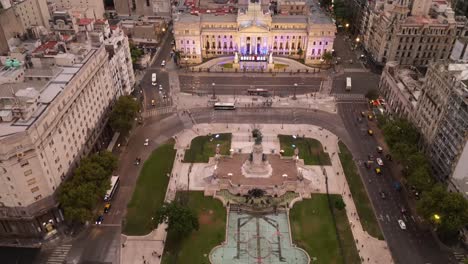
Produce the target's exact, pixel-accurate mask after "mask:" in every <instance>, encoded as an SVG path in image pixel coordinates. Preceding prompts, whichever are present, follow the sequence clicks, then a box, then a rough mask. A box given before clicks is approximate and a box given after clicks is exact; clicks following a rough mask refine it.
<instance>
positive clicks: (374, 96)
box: [366, 89, 379, 100]
mask: <svg viewBox="0 0 468 264" xmlns="http://www.w3.org/2000/svg"><path fill="white" fill-rule="evenodd" d="M366 98H367V99H369V100H375V99H377V98H379V92H378V91H377V89H370V90H369V91H367V93H366Z"/></svg>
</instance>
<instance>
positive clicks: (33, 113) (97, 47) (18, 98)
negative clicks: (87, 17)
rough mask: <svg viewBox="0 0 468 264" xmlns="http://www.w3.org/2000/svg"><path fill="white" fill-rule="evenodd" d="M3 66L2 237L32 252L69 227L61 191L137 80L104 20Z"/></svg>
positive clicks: (12, 56)
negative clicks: (59, 195)
mask: <svg viewBox="0 0 468 264" xmlns="http://www.w3.org/2000/svg"><path fill="white" fill-rule="evenodd" d="M82 22H88V21H82ZM77 23H78V24H80V23H79V20H78V22H77ZM72 27H73V26H72ZM83 35H86V36H87V38H84V37H83ZM70 40H74V41H70ZM76 40H80V42H77V41H76ZM81 40H83V41H81ZM27 53H28V54H30V55H29V56H26V54H27ZM1 64H2V67H1V71H0V181H1V182H2V183H3V184H2V185H1V186H0V237H1V238H4V239H9V238H15V239H18V241H22V242H21V243H22V244H23V245H27V246H31V243H38V242H40V241H41V239H43V238H45V237H47V235H48V233H49V232H50V231H51V230H50V224H52V225H54V226H56V225H58V224H60V223H61V222H62V221H63V216H62V214H61V212H60V211H59V210H58V209H57V208H56V206H57V203H56V200H55V199H54V193H55V191H56V190H57V188H58V187H59V186H60V184H61V183H62V182H63V181H64V180H65V179H66V177H67V176H68V175H70V172H71V170H72V169H73V168H74V167H75V164H76V163H77V162H78V161H79V160H80V159H81V158H83V157H84V156H85V155H87V154H88V153H89V152H91V151H93V150H95V149H97V148H99V146H100V144H98V143H99V142H101V139H102V137H103V136H106V135H103V134H105V133H107V132H108V130H106V129H105V127H106V124H107V113H108V110H109V107H110V106H111V105H112V103H113V102H114V101H115V99H116V98H117V97H118V96H119V95H122V94H128V93H130V92H131V91H132V90H133V86H134V82H135V79H134V74H133V68H132V65H131V59H130V51H129V46H128V39H127V38H126V36H125V35H124V34H123V32H122V30H121V29H120V28H118V27H117V28H113V27H110V26H109V24H108V23H107V21H104V20H93V23H89V24H87V25H86V23H81V24H80V25H78V30H77V33H76V34H75V35H70V36H69V37H68V38H67V41H64V40H61V39H57V40H50V41H47V42H45V43H43V44H42V45H40V46H38V47H34V50H31V51H29V52H23V53H20V52H16V53H15V52H10V53H9V54H8V56H3V57H1ZM107 136H110V135H107ZM2 242H4V241H2Z"/></svg>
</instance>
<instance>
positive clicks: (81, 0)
mask: <svg viewBox="0 0 468 264" xmlns="http://www.w3.org/2000/svg"><path fill="white" fill-rule="evenodd" d="M49 2H51V4H52V5H53V6H54V8H56V10H58V11H60V10H68V11H77V12H79V13H80V14H81V15H82V16H83V17H86V18H96V19H102V18H104V13H105V10H104V1H102V0H49Z"/></svg>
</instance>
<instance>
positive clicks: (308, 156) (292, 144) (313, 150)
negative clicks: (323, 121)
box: [278, 135, 331, 166]
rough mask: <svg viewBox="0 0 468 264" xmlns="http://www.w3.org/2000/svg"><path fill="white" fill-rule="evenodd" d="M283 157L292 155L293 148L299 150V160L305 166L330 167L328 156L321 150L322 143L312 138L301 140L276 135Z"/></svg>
mask: <svg viewBox="0 0 468 264" xmlns="http://www.w3.org/2000/svg"><path fill="white" fill-rule="evenodd" d="M278 138H279V140H280V146H281V149H282V150H284V153H283V155H284V156H292V155H294V148H296V147H297V148H299V158H301V159H304V164H305V165H325V166H328V165H331V161H330V156H329V155H328V153H327V152H325V151H324V150H323V146H322V143H320V141H318V140H317V139H314V138H302V137H296V138H294V137H293V136H290V135H278Z"/></svg>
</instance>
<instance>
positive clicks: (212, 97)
mask: <svg viewBox="0 0 468 264" xmlns="http://www.w3.org/2000/svg"><path fill="white" fill-rule="evenodd" d="M215 85H216V84H215V83H211V88H212V91H213V95H212V96H211V99H216V94H215Z"/></svg>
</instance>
